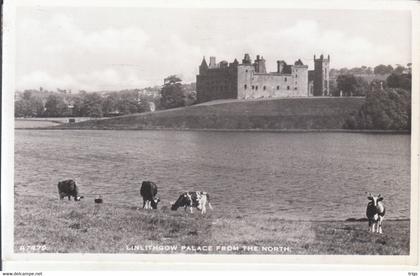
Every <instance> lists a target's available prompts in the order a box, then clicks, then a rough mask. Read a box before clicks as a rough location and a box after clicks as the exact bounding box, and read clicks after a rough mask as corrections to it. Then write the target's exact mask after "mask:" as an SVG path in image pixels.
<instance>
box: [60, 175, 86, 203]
mask: <svg viewBox="0 0 420 276" xmlns="http://www.w3.org/2000/svg"><path fill="white" fill-rule="evenodd" d="M58 194H59V195H60V199H63V198H64V197H66V196H67V197H68V198H69V200H70V197H74V201H79V200H80V199H81V198H83V196H79V188H78V187H77V185H76V182H75V181H74V180H73V179H67V180H63V181H59V182H58Z"/></svg>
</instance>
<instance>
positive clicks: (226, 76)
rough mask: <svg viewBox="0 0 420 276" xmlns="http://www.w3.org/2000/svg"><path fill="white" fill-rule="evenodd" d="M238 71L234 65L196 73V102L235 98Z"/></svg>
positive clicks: (236, 94)
mask: <svg viewBox="0 0 420 276" xmlns="http://www.w3.org/2000/svg"><path fill="white" fill-rule="evenodd" d="M237 78H238V73H237V69H236V66H234V65H229V67H226V68H215V69H207V70H205V71H204V72H202V74H200V75H197V83H196V89H197V102H198V103H202V102H208V101H213V100H218V99H236V98H237V97H238V93H237V84H238V82H237Z"/></svg>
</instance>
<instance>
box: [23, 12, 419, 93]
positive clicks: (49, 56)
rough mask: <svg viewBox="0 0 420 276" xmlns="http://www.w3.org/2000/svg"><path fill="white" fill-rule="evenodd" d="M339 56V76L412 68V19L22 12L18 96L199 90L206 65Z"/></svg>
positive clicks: (271, 64)
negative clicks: (169, 84) (167, 85)
mask: <svg viewBox="0 0 420 276" xmlns="http://www.w3.org/2000/svg"><path fill="white" fill-rule="evenodd" d="M245 53H249V54H250V55H251V58H253V59H254V58H255V56H256V55H257V54H259V55H262V56H263V57H264V58H265V59H266V65H267V69H268V70H269V71H275V66H276V60H285V61H286V62H287V63H293V62H294V61H295V60H297V59H299V58H300V59H302V61H303V62H304V63H305V64H307V65H308V66H309V69H312V68H313V56H314V54H316V55H317V57H318V56H319V55H320V54H324V55H328V54H329V55H330V57H331V64H330V66H331V68H343V67H347V68H351V67H360V66H362V65H365V66H371V67H374V66H376V65H378V64H391V65H393V66H394V65H395V64H402V65H406V64H407V63H409V62H411V17H410V13H409V12H408V11H403V10H402V11H401V10H400V11H384V10H302V9H291V10H286V9H181V8H109V7H100V8H98V7H96V8H91V7H78V8H74V7H71V8H70V7H68V8H66V7H48V8H44V7H20V8H18V10H17V13H16V89H18V90H23V89H33V88H39V87H43V88H44V89H49V90H55V89H57V88H60V89H72V91H78V90H87V91H103V90H121V89H131V88H143V87H148V86H155V85H162V84H163V79H164V78H165V77H167V76H169V75H173V74H177V75H179V76H181V78H182V79H183V81H184V82H194V81H195V76H196V74H198V66H199V65H200V63H201V60H202V59H203V57H205V58H206V59H207V62H208V60H209V57H210V56H215V57H216V60H217V62H219V61H221V60H227V61H229V62H232V61H233V60H234V59H235V58H237V59H238V60H239V61H241V60H242V58H243V56H244V54H245Z"/></svg>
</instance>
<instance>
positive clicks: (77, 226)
mask: <svg viewBox="0 0 420 276" xmlns="http://www.w3.org/2000/svg"><path fill="white" fill-rule="evenodd" d="M69 227H70V228H72V229H80V223H73V224H71V225H70V226H69Z"/></svg>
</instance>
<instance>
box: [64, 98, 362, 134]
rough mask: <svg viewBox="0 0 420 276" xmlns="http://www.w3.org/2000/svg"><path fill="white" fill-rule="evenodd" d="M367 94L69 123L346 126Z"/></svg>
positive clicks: (217, 104) (233, 103) (220, 104)
mask: <svg viewBox="0 0 420 276" xmlns="http://www.w3.org/2000/svg"><path fill="white" fill-rule="evenodd" d="M364 102H365V98H357V97H352V98H350V97H346V98H338V97H311V98H281V99H270V100H267V99H265V100H263V99H262V100H252V101H251V100H247V101H240V100H223V101H214V102H209V103H205V104H200V105H194V106H189V107H184V108H175V109H170V110H163V111H157V112H149V113H142V114H131V115H126V116H119V117H114V118H109V119H104V120H96V121H85V122H80V123H75V124H66V125H62V126H58V128H76V129H228V130H229V129H236V130H241V129H243V130H248V129H260V130H277V129H342V128H343V126H344V123H345V122H346V120H347V118H348V117H349V116H350V115H354V114H356V113H357V112H358V111H359V109H360V107H361V106H362V104H363V103H364Z"/></svg>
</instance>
